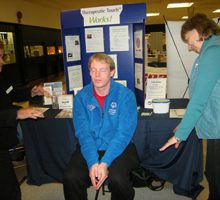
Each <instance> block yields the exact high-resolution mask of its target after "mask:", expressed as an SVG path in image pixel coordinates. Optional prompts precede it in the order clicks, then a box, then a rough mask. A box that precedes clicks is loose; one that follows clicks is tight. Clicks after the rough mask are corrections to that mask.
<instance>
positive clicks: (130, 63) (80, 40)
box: [61, 3, 146, 106]
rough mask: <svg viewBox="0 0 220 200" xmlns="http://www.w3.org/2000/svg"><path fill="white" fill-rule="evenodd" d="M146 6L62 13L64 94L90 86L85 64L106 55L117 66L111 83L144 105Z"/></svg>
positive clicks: (141, 4)
mask: <svg viewBox="0 0 220 200" xmlns="http://www.w3.org/2000/svg"><path fill="white" fill-rule="evenodd" d="M145 18H146V4H145V3H140V4H124V5H111V6H103V7H92V8H82V9H79V10H69V11H63V12H62V13H61V30H62V42H63V53H64V71H65V78H66V88H67V93H70V94H76V93H77V91H78V90H80V89H81V88H82V87H83V86H85V85H87V84H88V83H90V80H91V79H90V75H89V70H88V60H89V58H90V56H91V55H93V54H95V53H105V54H108V55H109V56H111V57H112V58H113V60H114V61H115V64H116V73H115V75H114V79H115V80H116V81H118V82H120V83H122V84H124V85H125V86H127V87H128V88H129V89H131V90H132V91H133V92H134V93H135V94H136V97H137V102H138V104H139V105H141V106H143V105H144V65H145V63H144V62H145V60H144V35H145Z"/></svg>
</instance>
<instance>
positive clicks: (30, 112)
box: [17, 107, 44, 119]
mask: <svg viewBox="0 0 220 200" xmlns="http://www.w3.org/2000/svg"><path fill="white" fill-rule="evenodd" d="M43 117H44V115H43V113H42V112H40V111H38V110H36V109H34V108H32V107H29V108H21V109H19V110H18V111H17V119H27V118H32V119H37V118H43Z"/></svg>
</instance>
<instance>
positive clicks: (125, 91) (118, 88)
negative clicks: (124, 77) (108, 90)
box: [112, 81, 133, 95]
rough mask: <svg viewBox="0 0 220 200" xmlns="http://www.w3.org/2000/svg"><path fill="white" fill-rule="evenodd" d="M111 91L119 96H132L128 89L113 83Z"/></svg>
mask: <svg viewBox="0 0 220 200" xmlns="http://www.w3.org/2000/svg"><path fill="white" fill-rule="evenodd" d="M112 88H113V90H114V92H118V93H121V94H131V95H132V94H133V91H132V90H131V89H129V88H128V87H126V86H124V85H122V84H121V83H118V82H115V81H114V83H113V87H112Z"/></svg>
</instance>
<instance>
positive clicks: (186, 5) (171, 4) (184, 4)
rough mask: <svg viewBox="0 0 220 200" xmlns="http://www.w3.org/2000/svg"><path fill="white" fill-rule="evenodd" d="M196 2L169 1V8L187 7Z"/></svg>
mask: <svg viewBox="0 0 220 200" xmlns="http://www.w3.org/2000/svg"><path fill="white" fill-rule="evenodd" d="M193 4H194V3H193V2H191V3H169V4H168V5H167V8H187V7H190V6H192V5H193Z"/></svg>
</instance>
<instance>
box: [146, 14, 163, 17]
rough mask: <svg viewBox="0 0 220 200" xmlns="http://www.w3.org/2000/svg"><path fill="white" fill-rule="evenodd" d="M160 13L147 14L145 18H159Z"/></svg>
mask: <svg viewBox="0 0 220 200" xmlns="http://www.w3.org/2000/svg"><path fill="white" fill-rule="evenodd" d="M159 15H160V13H147V14H146V16H147V17H155V16H159Z"/></svg>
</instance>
